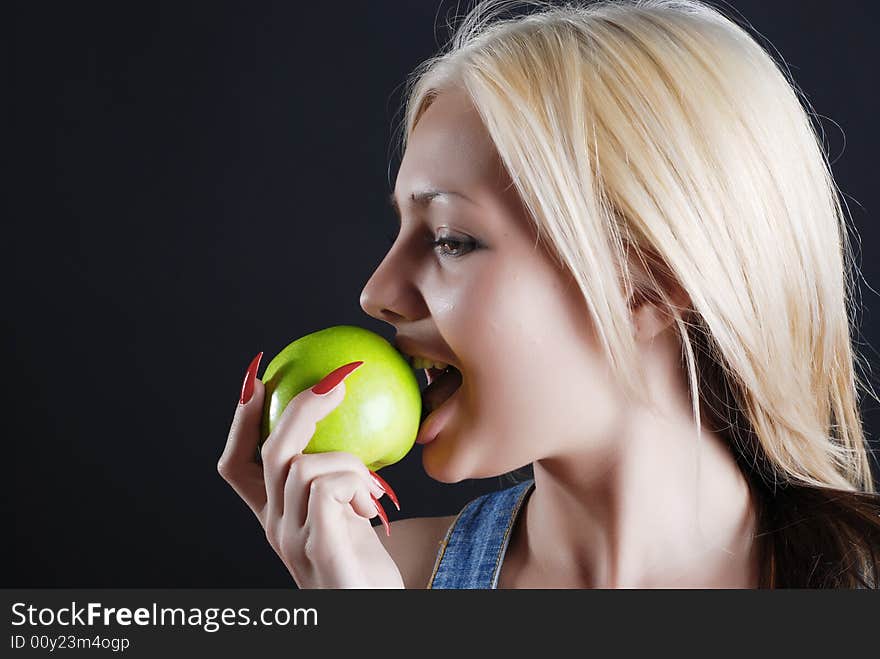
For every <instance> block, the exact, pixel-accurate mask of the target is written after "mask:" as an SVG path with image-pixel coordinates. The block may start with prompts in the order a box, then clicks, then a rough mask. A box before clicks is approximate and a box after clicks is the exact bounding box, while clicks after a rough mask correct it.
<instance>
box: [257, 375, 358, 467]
mask: <svg viewBox="0 0 880 659" xmlns="http://www.w3.org/2000/svg"><path fill="white" fill-rule="evenodd" d="M361 364H363V362H362V361H358V362H351V363H349V364H345V365H343V366H340V367H339V368H337V369H335V370H333V371H331V372H330V373H328V374H327V375H325V376H324V378H323V379H321V380H320V381H319V382H318V383H317V384H316V385H314V386H313V387H311V388H309V389H305V390H303V391H301V392H300V393H298V394H297V395H296V396H294V397H293V398H292V399H291V400H290V402H289V403H288V404H287V406H286V407H285V408H284V411H283V412H282V413H281V416H280V417H279V418H278V423H277V424H276V426H275V428H274V430H273V431H272V433H271V434H272V435H275V436H278V437H285V436H287V437H294V438H296V439H295V440H294V443H295V445H294V446H291V445H288V450H290V451H292V453H294V454H295V453H301V452H302V450H303V449H304V448H305V447H306V445H307V444H308V443H309V440H311V438H312V434H313V433H314V427H315V425H316V424H317V423H318V421H320V420H321V419H323V418H324V417H325V416H327V415H328V414H330V412H332V411H333V410H334V409H336V408H337V407H338V406H339V404H340V403H341V402H342V401H343V400H344V399H345V384H344V383H343V380H345V379H346V378H347V377H348V376H349V375H351V374H352V373H353V372H354V371H356V370H357V369H358V368H359V367H360V366H361ZM300 424H306V427H308V429H309V430H308V432H295V430H294V427H295V426H300ZM300 427H301V426H300ZM266 441H267V442H268V441H269V438H267V439H266ZM288 441H290V440H288ZM285 443H287V442H285Z"/></svg>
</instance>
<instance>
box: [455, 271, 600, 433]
mask: <svg viewBox="0 0 880 659" xmlns="http://www.w3.org/2000/svg"><path fill="white" fill-rule="evenodd" d="M467 300H468V301H467V303H466V304H463V305H462V306H461V307H460V308H459V309H458V312H459V313H460V314H461V318H462V320H461V322H462V330H463V332H464V333H463V334H462V336H461V337H456V338H457V339H458V343H457V345H458V346H459V350H460V351H461V352H459V356H460V357H461V359H462V361H463V363H464V364H465V366H466V368H467V370H468V372H467V373H466V374H465V379H466V389H465V391H464V393H465V394H466V396H465V400H464V403H465V405H467V406H468V408H469V409H468V412H469V418H470V419H471V420H472V422H473V423H475V424H477V425H478V426H480V427H484V428H485V431H486V432H485V434H486V435H487V436H488V435H491V436H494V437H496V438H497V439H498V441H504V442H505V444H506V446H507V447H509V448H512V446H511V445H512V443H513V441H514V437H522V438H523V441H526V442H529V443H530V445H531V446H532V447H533V448H534V440H535V437H536V436H543V437H546V436H547V434H548V433H552V435H553V436H554V437H555V438H558V439H560V440H563V441H564V438H565V437H571V436H572V435H573V434H574V433H575V432H576V431H577V430H578V429H582V428H583V424H584V420H585V418H586V417H587V416H588V415H592V414H600V412H591V410H600V409H604V410H606V411H607V410H609V409H610V405H609V401H608V387H609V384H608V373H607V370H606V368H605V362H604V359H603V358H602V356H601V353H600V352H599V351H598V349H597V346H596V345H595V342H594V341H593V338H592V333H591V331H590V323H589V317H588V315H587V314H588V312H587V308H586V304H585V303H584V302H583V299H582V298H581V297H580V293H579V291H578V290H577V289H576V288H571V287H570V286H568V287H567V285H566V280H565V279H564V278H562V277H560V276H559V275H558V273H556V272H555V271H553V270H551V269H550V268H549V267H548V266H546V265H545V264H544V263H543V262H539V263H538V264H531V265H525V266H524V267H518V268H506V269H496V270H495V271H494V272H492V273H484V275H483V276H482V277H480V278H478V279H476V280H475V281H474V283H473V285H472V286H471V287H469V290H468V294H467ZM596 420H597V421H598V420H599V419H596Z"/></svg>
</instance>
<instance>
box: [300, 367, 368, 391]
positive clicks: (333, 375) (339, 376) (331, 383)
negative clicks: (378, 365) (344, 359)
mask: <svg viewBox="0 0 880 659" xmlns="http://www.w3.org/2000/svg"><path fill="white" fill-rule="evenodd" d="M361 364H363V362H351V363H350V364H345V365H344V366H340V367H339V368H337V369H336V370H334V371H331V372H330V373H328V374H327V375H325V376H324V378H323V379H322V380H321V381H320V382H319V383H318V384H316V385H315V386H314V387H312V391H313V392H314V393H316V394H318V395H319V396H320V395H321V394H326V393H327V392H328V391H330V390H331V389H333V387H335V386H336V385H337V384H339V383H340V382H342V381H343V380H344V379H345V378H346V377H348V375H350V374H351V372H352V371H353V370H355V369H356V368H358V367H359V366H360V365H361Z"/></svg>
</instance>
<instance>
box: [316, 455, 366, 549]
mask: <svg viewBox="0 0 880 659" xmlns="http://www.w3.org/2000/svg"><path fill="white" fill-rule="evenodd" d="M352 511H354V512H355V513H356V514H357V515H358V516H360V517H363V518H365V519H371V518H373V517H375V516H376V515H378V514H379V513H378V510H377V509H376V506H375V505H374V504H373V499H372V497H371V495H370V488H369V487H368V486H367V484H366V483H365V482H364V480H363V479H362V478H360V477H359V475H358V474H356V473H354V472H351V471H337V472H332V473H329V474H323V475H321V476H318V477H317V478H315V479H314V480H313V481H312V484H311V486H310V487H309V503H308V512H307V514H306V526H307V527H309V529H310V532H311V534H314V535H313V537H315V538H317V539H318V540H317V544H318V545H319V546H326V547H328V548H334V547H343V546H345V545H344V543H345V542H346V541H347V539H348V529H347V528H346V525H345V522H346V521H348V520H350V519H351V513H352Z"/></svg>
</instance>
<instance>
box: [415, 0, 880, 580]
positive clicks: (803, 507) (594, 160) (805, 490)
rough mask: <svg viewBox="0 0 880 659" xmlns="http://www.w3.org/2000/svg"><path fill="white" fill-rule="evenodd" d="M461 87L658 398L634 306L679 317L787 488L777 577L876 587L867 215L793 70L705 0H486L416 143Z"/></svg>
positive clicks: (738, 424)
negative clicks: (844, 188)
mask: <svg viewBox="0 0 880 659" xmlns="http://www.w3.org/2000/svg"><path fill="white" fill-rule="evenodd" d="M521 8H528V9H529V10H530V11H529V12H526V13H520V14H519V15H511V16H505V13H506V12H512V11H513V10H514V9H521ZM453 86H456V87H459V88H462V89H464V90H466V91H467V92H468V94H469V95H470V98H471V99H472V101H473V103H474V106H475V108H476V109H477V111H478V112H479V114H480V116H481V118H482V120H483V122H484V123H485V125H486V128H487V130H488V132H489V134H490V136H491V138H492V140H493V142H494V144H495V147H496V148H497V151H498V154H499V156H500V158H501V160H502V162H503V163H504V165H505V167H506V168H507V170H508V172H509V174H510V176H511V179H512V181H513V184H514V185H515V186H516V189H517V191H518V193H519V195H520V196H521V198H522V200H523V202H524V204H525V205H526V207H527V209H528V210H529V213H530V215H531V219H532V221H533V222H534V225H535V229H536V231H537V233H538V236H539V240H541V241H542V242H543V243H544V245H545V246H546V248H547V250H548V252H549V253H550V254H551V255H552V256H553V258H555V259H556V260H557V261H558V263H559V265H560V267H562V268H565V269H566V270H567V271H569V272H570V273H571V274H572V275H573V277H574V279H575V280H576V282H577V284H578V286H579V287H580V290H581V291H582V293H583V297H584V299H585V301H586V303H587V307H588V309H589V314H590V319H591V321H592V323H593V326H594V327H595V328H596V333H597V336H598V338H599V341H600V343H601V346H602V348H603V350H604V352H605V355H606V357H607V359H608V360H609V362H610V363H611V364H612V365H613V366H614V367H615V368H614V370H615V372H616V373H617V374H618V376H619V378H620V381H621V385H622V386H623V387H624V390H625V391H627V392H628V393H629V394H630V395H631V396H633V397H636V398H638V399H639V400H642V401H646V400H647V395H646V392H645V391H644V390H643V387H642V380H641V378H640V377H639V372H640V365H639V361H638V359H637V351H636V345H635V342H634V337H633V335H632V332H631V323H630V315H629V305H630V301H631V300H632V299H633V298H635V299H648V300H650V301H652V302H654V303H655V304H658V305H660V306H661V307H662V308H664V309H666V310H667V311H668V313H669V314H671V316H672V317H673V318H674V320H675V324H676V327H677V329H678V332H679V335H680V337H681V341H682V348H683V355H682V365H683V368H685V369H686V372H687V376H688V380H689V386H690V395H691V401H692V405H693V413H694V419H695V422H696V430H697V436H699V435H700V431H701V420H700V417H701V414H700V411H701V410H702V413H703V415H705V417H706V418H707V419H710V420H711V422H712V425H713V426H714V430H716V431H718V432H721V433H723V434H724V436H725V437H726V438H727V439H728V440H729V443H730V447H731V450H733V452H734V454H735V456H736V458H737V461H738V464H739V465H740V468H741V469H742V470H743V472H744V473H745V474H746V475H747V476H748V477H749V481H750V483H751V484H752V487H753V488H754V490H755V491H756V492H758V493H759V494H760V495H761V500H762V501H763V502H765V504H766V505H765V507H764V508H762V510H761V517H760V521H761V524H762V528H763V529H764V531H763V532H762V533H761V534H760V535H761V537H763V538H764V542H765V543H766V544H765V545H762V546H763V547H765V550H764V551H765V552H766V553H765V554H764V557H765V558H766V572H765V574H764V575H763V577H762V585H768V586H777V587H779V586H797V585H803V586H814V585H818V586H851V585H867V586H869V587H876V584H877V554H876V549H877V547H878V546H880V504H878V497H877V496H876V494H874V492H875V490H874V484H873V480H872V474H871V464H870V461H869V452H868V451H867V450H866V446H867V445H866V441H865V437H864V434H863V430H862V421H861V417H860V412H859V407H858V392H859V390H862V391H866V392H868V393H869V394H871V395H872V396H873V397H874V398H875V399H876V398H877V397H876V394H874V393H873V391H871V389H870V387H869V386H868V384H867V380H863V379H862V378H861V377H859V375H858V374H857V373H856V369H855V359H856V357H857V355H856V354H854V350H853V348H852V338H853V337H852V336H851V329H850V328H851V322H852V323H855V320H856V318H855V314H856V312H857V310H858V307H857V305H856V304H855V296H856V294H857V292H858V291H857V287H856V284H855V280H854V275H855V273H856V267H855V264H854V262H853V254H852V248H851V245H850V241H849V236H848V230H849V226H848V224H847V216H846V214H845V213H844V208H843V205H842V203H841V197H840V195H839V193H838V189H837V186H836V184H835V181H834V179H833V176H832V173H831V168H830V165H829V162H828V158H827V154H826V153H825V152H824V150H823V148H822V142H821V140H820V138H819V136H818V134H817V129H818V128H820V127H819V126H817V125H816V124H814V123H812V122H811V117H812V116H815V112H813V111H812V108H811V106H810V104H809V103H808V101H807V100H806V98H805V97H804V95H803V94H802V93H801V92H800V91H799V89H798V87H797V85H796V84H795V83H794V82H793V80H791V74H790V73H788V72H787V69H786V68H783V67H782V66H780V65H779V64H778V63H777V62H776V61H775V60H774V58H773V57H772V56H771V55H770V54H769V53H768V52H767V51H766V50H765V49H764V48H763V47H761V45H759V43H758V42H757V41H756V39H755V38H753V37H752V36H750V35H749V33H748V32H747V30H746V29H745V28H744V27H741V26H740V25H739V24H738V23H737V22H735V21H734V20H733V19H731V18H728V17H727V16H725V15H724V14H723V13H722V12H721V11H719V10H718V9H716V8H714V7H712V6H710V5H708V4H705V3H703V2H699V1H697V0H625V1H608V0H605V1H596V2H592V3H566V4H564V5H558V4H556V5H554V4H552V3H548V2H543V1H541V0H530V1H528V2H522V1H517V0H484V1H482V2H479V3H478V4H477V5H476V6H475V7H473V8H472V10H471V11H470V12H469V13H468V14H467V15H466V16H465V17H464V19H463V20H462V21H461V23H460V24H459V26H458V28H457V29H456V30H455V32H454V34H453V36H452V38H451V40H450V42H449V43H448V45H447V47H446V48H445V49H443V50H442V51H441V52H440V53H438V54H437V55H436V56H434V57H432V58H430V59H429V60H427V61H426V62H424V63H422V64H421V65H420V66H419V67H418V68H417V69H416V70H415V71H414V72H413V74H412V75H411V77H410V78H409V79H408V81H407V90H406V97H407V100H406V108H405V117H404V121H403V125H402V127H401V128H402V134H401V137H402V140H401V145H402V147H403V148H405V145H406V140H407V138H408V136H409V135H410V134H411V133H412V131H413V129H414V127H415V125H416V123H417V122H418V120H419V118H420V116H421V114H422V113H423V112H424V111H425V109H426V108H427V107H428V105H429V104H430V103H431V101H432V99H433V98H435V97H436V95H437V94H439V93H442V91H443V90H444V89H446V88H450V87H453ZM633 264H638V265H639V266H640V268H641V269H640V270H639V271H640V272H646V273H647V277H637V276H636V275H635V274H634V273H635V272H636V271H635V270H634V268H633ZM673 290H680V291H683V292H684V293H685V294H686V298H687V300H688V304H686V305H680V304H676V303H675V302H674V300H678V299H680V298H677V297H675V296H674V295H673V294H672V291H673ZM794 515H796V517H793V516H794ZM801 522H803V524H801ZM810 524H812V526H810ZM776 527H780V528H776ZM809 529H812V531H810V530H809ZM829 534H830V536H829ZM795 540H796V541H797V542H798V543H800V546H798V547H792V546H791V543H792V542H793V541H795Z"/></svg>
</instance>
